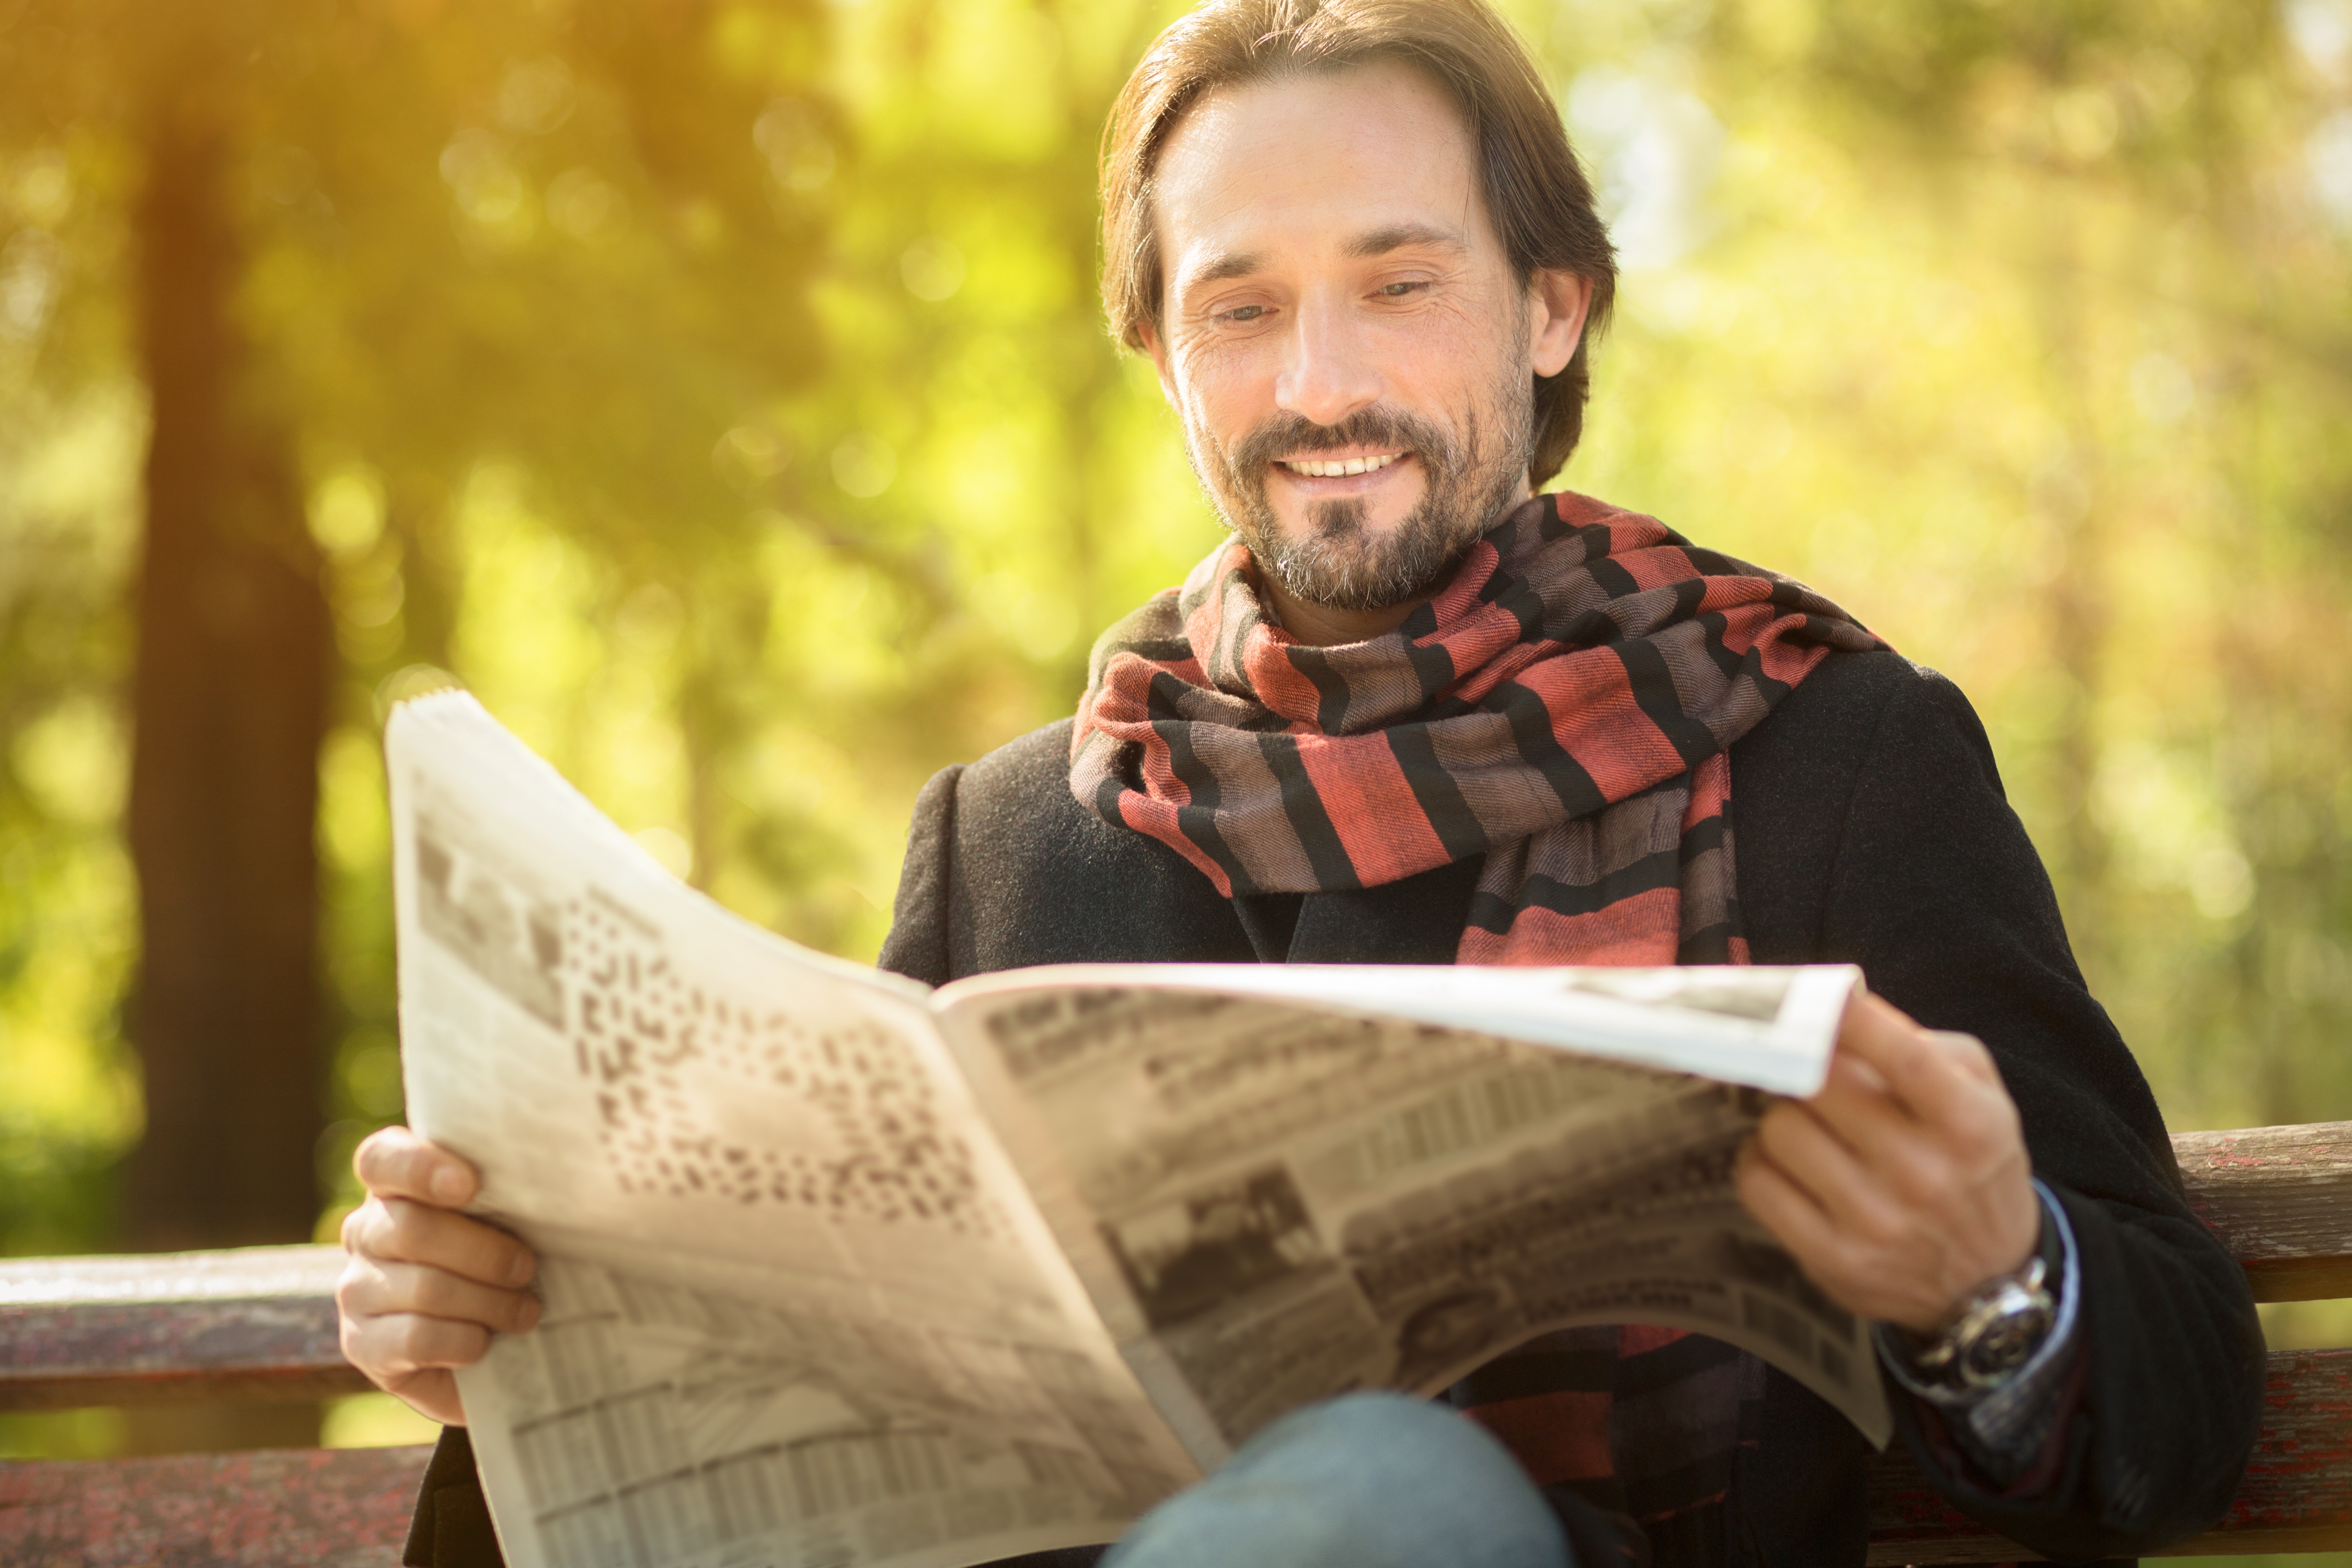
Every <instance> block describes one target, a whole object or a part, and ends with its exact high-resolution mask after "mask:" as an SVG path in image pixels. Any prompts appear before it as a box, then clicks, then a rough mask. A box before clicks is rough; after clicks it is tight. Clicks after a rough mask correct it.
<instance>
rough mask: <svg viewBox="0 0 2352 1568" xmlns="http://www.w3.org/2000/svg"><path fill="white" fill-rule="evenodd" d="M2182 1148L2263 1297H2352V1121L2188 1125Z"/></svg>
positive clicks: (2216, 1224) (2213, 1216) (2192, 1197)
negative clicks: (2217, 1128) (2199, 1128)
mask: <svg viewBox="0 0 2352 1568" xmlns="http://www.w3.org/2000/svg"><path fill="white" fill-rule="evenodd" d="M2172 1150H2173V1153H2174V1154H2175V1155H2176V1156H2178V1157H2179V1161H2180V1175H2181V1179H2182V1180H2183V1181H2184V1182H2186V1183H2187V1184H2188V1186H2189V1206H2190V1207H2192V1208H2194V1209H2195V1210H2196V1211H2197V1213H2198V1215H2199V1217H2200V1218H2201V1219H2203V1220H2204V1221H2205V1223H2206V1224H2207V1225H2209V1226H2211V1227H2212V1228H2213V1232H2214V1234H2215V1235H2217V1236H2219V1237H2221V1240H2222V1242H2223V1244H2224V1245H2226V1246H2227V1247H2229V1249H2230V1254H2231V1257H2233V1258H2237V1259H2238V1261H2239V1262H2240V1263H2242V1264H2243V1265H2244V1266H2245V1269H2246V1278H2247V1279H2248V1280H2249V1281H2250V1282H2251V1283H2252V1286H2253V1288H2254V1299H2255V1300H2258V1301H2322V1300H2334V1299H2336V1298H2337V1297H2341V1296H2352V1121H2316V1122H2310V1123H2307V1124H2305V1125H2303V1126H2299V1127H2242V1128H2238V1129H2235V1130H2233V1131H2221V1132H2179V1133H2175V1134H2174V1135H2173V1139H2172Z"/></svg>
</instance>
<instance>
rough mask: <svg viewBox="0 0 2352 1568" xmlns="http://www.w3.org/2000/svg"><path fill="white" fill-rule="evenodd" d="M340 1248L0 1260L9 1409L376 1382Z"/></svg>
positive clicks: (292, 1395) (280, 1392)
mask: <svg viewBox="0 0 2352 1568" xmlns="http://www.w3.org/2000/svg"><path fill="white" fill-rule="evenodd" d="M342 1258H343V1255H342V1251H341V1248H340V1247H242V1248H236V1249H234V1250H229V1251H223V1252H186V1253H163V1254H148V1255H142V1256H135V1257H127V1258H36V1259H26V1260H18V1261H11V1262H5V1263H0V1410H61V1409H68V1408H71V1407H74V1406H78V1405H152V1404H159V1403H169V1402H177V1401H194V1400H234V1399H254V1400H303V1399H322V1398H326V1397H329V1396H331V1395H334V1394H355V1393H358V1392H360V1391H362V1390H363V1389H365V1388H366V1387H367V1386H368V1383H367V1380H366V1379H365V1378H363V1377H362V1376H361V1375H360V1373H359V1372H358V1371H357V1369H355V1368H353V1367H352V1365H350V1363H346V1362H345V1361H344V1360H343V1354H342V1350H341V1344H340V1342H338V1339H337V1335H336V1326H335V1301H334V1289H335V1277H336V1275H337V1274H339V1273H340V1272H341V1269H342Z"/></svg>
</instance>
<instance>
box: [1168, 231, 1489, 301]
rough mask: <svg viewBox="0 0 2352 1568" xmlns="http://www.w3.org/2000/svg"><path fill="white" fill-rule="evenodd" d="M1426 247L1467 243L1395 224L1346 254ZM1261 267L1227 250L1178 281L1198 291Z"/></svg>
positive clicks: (1450, 234) (1258, 258) (1360, 239)
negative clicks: (1414, 246)
mask: <svg viewBox="0 0 2352 1568" xmlns="http://www.w3.org/2000/svg"><path fill="white" fill-rule="evenodd" d="M1413 245H1430V246H1435V247H1438V248H1439V249H1441V250H1456V251H1467V250H1468V249H1469V248H1470V243H1469V241H1467V240H1465V239H1464V238H1463V237H1461V236H1460V235H1459V234H1457V233H1455V232H1454V230H1452V229H1450V228H1444V227H1442V226H1438V225H1436V224H1427V223H1395V224H1391V225H1389V226H1387V227H1386V228H1375V229H1370V230H1368V231H1367V232H1365V233H1363V234H1360V235H1358V236H1356V237H1355V238H1353V239H1351V240H1349V241H1348V244H1347V249H1346V254H1347V255H1349V256H1350V257H1352V258H1356V259H1357V260H1362V259H1364V258H1368V257H1373V256H1386V255H1387V254H1388V253H1389V252H1390V251H1391V250H1402V249H1404V248H1405V247H1407V246H1413ZM1264 266H1265V257H1264V256H1262V255H1260V254H1259V253H1257V252H1256V251H1255V250H1228V251H1226V252H1225V253H1224V254H1223V255H1221V256H1219V257H1217V258H1214V259H1213V260H1212V261H1210V262H1209V263H1208V264H1207V265H1206V266H1204V267H1202V268H1200V269H1199V270H1198V271H1194V272H1187V273H1185V274H1184V275H1183V277H1182V278H1181V279H1178V283H1179V285H1180V286H1181V287H1182V288H1187V289H1199V288H1204V287H1206V286H1207V285H1209V284H1211V283H1223V282H1224V281H1225V280H1226V279H1229V278H1246V277H1248V276H1249V275H1250V274H1251V273H1253V272H1255V271H1257V270H1259V269H1260V268H1263V267H1264Z"/></svg>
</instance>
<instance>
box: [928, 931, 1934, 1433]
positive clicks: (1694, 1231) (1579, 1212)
mask: <svg viewBox="0 0 2352 1568" xmlns="http://www.w3.org/2000/svg"><path fill="white" fill-rule="evenodd" d="M1676 975H1680V976H1684V977H1686V991H1685V995H1684V996H1683V998H1682V999H1680V1000H1678V1001H1675V1002H1672V1003H1670V1004H1668V1005H1670V1006H1672V1007H1674V1008H1675V1009H1677V1010H1679V1009H1685V1008H1704V1009H1708V1010H1713V1011H1716V1012H1717V1013H1718V1014H1719V1015H1721V1016H1727V1017H1734V1018H1738V1019H1740V1020H1744V1021H1746V1022H1747V1023H1748V1024H1749V1025H1751V1026H1753V1025H1757V1024H1760V1023H1764V1022H1767V1021H1769V1020H1770V1019H1772V1018H1775V1017H1777V1016H1779V1012H1780V1008H1781V1007H1782V1006H1784V1005H1787V1004H1788V1003H1789V1002H1790V1000H1791V998H1792V994H1793V993H1794V992H1795V990H1796V989H1797V987H1798V986H1799V985H1800V984H1819V983H1820V982H1821V981H1822V979H1823V978H1832V979H1833V978H1835V977H1836V976H1837V972H1835V971H1819V970H1805V971H1791V970H1769V969H1749V970H1745V971H1725V970H1700V969H1692V970H1685V971H1679V972H1670V971H1639V972H1636V971H1621V972H1617V973H1614V974H1610V973H1603V972H1584V973H1582V974H1580V975H1573V976H1569V975H1564V973H1563V972H1557V971H1555V972H1551V983H1552V984H1554V985H1555V986H1558V985H1559V984H1560V983H1561V981H1562V980H1563V979H1567V980H1568V981H1569V983H1570V987H1571V988H1575V989H1580V988H1582V987H1583V986H1585V985H1587V984H1595V983H1597V984H1598V986H1599V987H1600V990H1599V991H1598V992H1597V994H1601V995H1603V996H1605V997H1607V998H1608V999H1609V1000H1612V1001H1622V1000H1623V999H1624V998H1623V995H1622V993H1623V991H1624V990H1625V989H1627V988H1628V985H1629V984H1630V985H1631V986H1632V987H1634V988H1637V989H1638V992H1639V994H1641V995H1642V997H1643V1000H1644V1001H1645V1002H1648V1003H1649V1004H1650V1005H1656V999H1657V997H1658V995H1659V994H1660V993H1661V992H1662V991H1664V989H1665V988H1667V987H1668V986H1670V985H1671V984H1672V983H1673V981H1674V979H1675V976H1676ZM1129 979H1130V980H1131V981H1143V980H1148V976H1145V975H1142V974H1141V973H1138V972H1130V973H1129ZM1852 982H1853V976H1852V974H1851V972H1847V973H1846V974H1845V976H1844V978H1843V984H1845V985H1847V986H1849V987H1850V986H1851V984H1852ZM950 993H953V994H954V995H953V999H952V1000H951V1001H950V1004H949V1006H948V1011H947V1018H948V1022H949V1028H950V1037H951V1039H953V1040H954V1041H955V1042H956V1048H957V1050H958V1054H959V1057H960V1058H961V1059H962V1060H963V1061H964V1063H965V1065H966V1070H967V1072H968V1073H969V1075H970V1076H971V1079H972V1081H973V1083H974V1085H975V1088H976V1089H977V1090H978V1091H979V1093H980V1094H981V1096H982V1100H983V1103H985V1104H987V1105H988V1107H989V1110H990V1114H991V1119H992V1121H994V1122H995V1124H996V1125H997V1126H998V1128H999V1129H1000V1131H1002V1132H1003V1136H1004V1139H1005V1142H1006V1146H1007V1147H1008V1148H1009V1149H1011V1150H1013V1151H1014V1152H1015V1155H1016V1158H1017V1159H1018V1161H1019V1163H1020V1164H1021V1166H1022V1170H1023V1173H1024V1176H1025V1177H1026V1178H1027V1180H1028V1183H1029V1185H1030V1188H1031V1190H1032V1192H1033V1193H1034V1194H1035V1195H1036V1197H1037V1199H1038V1202H1039V1204H1040V1205H1041V1207H1042V1208H1043V1210H1044V1212H1045V1216H1046V1218H1047V1221H1048V1223H1049V1224H1051V1225H1052V1226H1054V1229H1055V1236H1056V1237H1057V1238H1058V1239H1059V1240H1060V1242H1061V1244H1062V1246H1063V1247H1064V1248H1065V1250H1066V1252H1067V1253H1068V1255H1069V1257H1070V1258H1071V1261H1072V1263H1073V1264H1074V1266H1075V1267H1076V1269H1077V1271H1078V1274H1079V1276H1080V1277H1081V1278H1082V1279H1084V1280H1085V1281H1086V1283H1087V1288H1088V1289H1089V1291H1090V1293H1091V1294H1092V1295H1093V1297H1094V1300H1095V1301H1096V1304H1097V1307H1098V1308H1099V1309H1100V1310H1101V1311H1102V1314H1103V1318H1104V1321H1106V1323H1108V1326H1109V1328H1110V1330H1111V1332H1112V1333H1113V1335H1114V1336H1115V1337H1116V1338H1117V1339H1118V1341H1119V1343H1120V1346H1121V1348H1122V1350H1123V1351H1125V1352H1126V1353H1127V1355H1128V1359H1129V1363H1130V1364H1132V1365H1134V1366H1135V1367H1136V1368H1137V1371H1138V1373H1139V1376H1140V1377H1141V1378H1142V1380H1143V1382H1144V1384H1145V1385H1146V1386H1147V1387H1148V1388H1150V1391H1151V1393H1152V1395H1153V1397H1154V1399H1155V1400H1156V1401H1157V1402H1158V1403H1159V1404H1160V1408H1161V1409H1162V1410H1163V1411H1164V1412H1167V1413H1168V1414H1169V1415H1170V1416H1171V1420H1173V1421H1174V1422H1175V1425H1176V1426H1177V1429H1178V1431H1179V1433H1180V1434H1181V1436H1183V1437H1184V1439H1185V1442H1186V1445H1187V1447H1190V1448H1191V1449H1192V1453H1193V1455H1194V1457H1195V1458H1198V1459H1200V1460H1201V1462H1202V1464H1203V1465H1213V1464H1215V1463H1217V1462H1218V1461H1219V1460H1220V1459H1221V1458H1223V1455H1224V1454H1225V1453H1227V1452H1229V1451H1230V1449H1231V1448H1232V1447H1234V1445H1237V1444H1239V1443H1241V1442H1243V1441H1244V1440H1246V1439H1247V1438H1248V1436H1250V1435H1251V1434H1252V1433H1253V1432H1255V1431H1256V1430H1258V1429H1259V1428H1260V1427H1262V1426H1265V1425H1266V1424H1267V1423H1268V1422H1270V1421H1272V1420H1273V1419H1274V1418H1276V1416H1278V1415H1282V1414H1283V1413H1284V1412H1286V1411H1287V1410H1290V1409H1293V1408H1295V1407H1297V1406H1298V1405H1303V1404H1307V1403H1308V1402H1310V1401H1313V1400H1317V1399H1322V1398H1328V1397H1330V1396H1331V1395H1333V1394H1339V1393H1343V1392H1346V1391H1348V1390H1350V1389H1356V1388H1375V1387H1385V1388H1400V1389H1405V1390H1408V1391H1412V1392H1416V1393H1423V1394H1434V1393H1436V1392H1438V1391H1439V1390H1442V1389H1443V1388H1444V1387H1445V1386H1446V1385H1448V1384H1451V1383H1452V1382H1454V1380H1455V1379H1457V1378H1459V1377H1461V1376H1462V1375H1464V1374H1465V1373H1468V1372H1470V1371H1472V1370H1473V1369H1475V1367H1477V1366H1478V1365H1479V1364H1481V1363H1484V1362H1486V1361H1487V1360H1489V1359H1491V1358H1492V1357H1493V1356H1495V1355H1496V1354H1498V1353H1500V1352H1504V1351H1506V1350H1508V1349H1510V1348H1512V1347H1513V1346H1515V1345H1517V1344H1519V1343H1521V1342H1525V1341H1526V1340H1528V1339H1530V1338H1533V1337H1534V1336H1535V1335H1537V1334H1538V1333H1541V1332H1545V1331H1550V1330H1554V1329H1560V1328H1568V1327H1574V1326H1579V1325H1583V1324H1591V1323H1649V1324H1657V1325H1660V1326H1664V1327H1669V1328H1681V1329H1688V1330H1693V1331H1698V1332H1702V1333H1706V1334H1709V1335H1712V1336H1714V1337H1716V1338H1717V1339H1721V1340H1724V1341H1726V1342H1730V1343H1733V1344H1736V1345H1738V1346H1740V1347H1741V1348H1743V1349H1747V1350H1750V1351H1753V1352H1756V1353H1757V1354H1759V1355H1760V1356H1763V1357H1764V1358H1765V1359H1767V1360H1769V1361H1770V1362H1772V1363H1774V1364H1776V1365H1779V1366H1780V1367H1782V1368H1783V1369H1784V1370H1785V1371H1787V1372H1788V1373H1790V1375H1792V1376H1794V1377H1796V1378H1797V1379H1798V1380H1799V1381H1800V1382H1802V1383H1804V1384H1806V1385H1807V1386H1808V1387H1811V1388H1812V1389H1813V1390H1814V1391H1815V1392H1816V1393H1818V1394H1821V1395H1822V1397H1824V1398H1825V1399H1828V1400H1829V1401H1830V1402H1831V1403H1832V1404H1833V1405H1836V1406H1837V1407H1838V1408H1840V1409H1841V1410H1843V1411H1844V1412H1845V1413H1846V1415H1848V1416H1849V1417H1850V1418H1852V1419H1853V1422H1854V1424H1855V1425H1856V1426H1858V1427H1859V1428H1860V1429H1861V1430H1862V1431H1863V1432H1864V1434H1865V1435H1866V1436H1869V1437H1870V1438H1871V1440H1872V1441H1873V1442H1874V1443H1878V1444H1881V1445H1883V1444H1884V1443H1885V1440H1886V1437H1887V1436H1888V1435H1889V1432H1890V1426H1889V1417H1888V1415H1887V1412H1886V1409H1885V1403H1884V1396H1883V1394H1882V1392H1881V1389H1880V1384H1879V1379H1878V1372H1877V1364H1876V1362H1875V1360H1874V1356H1873V1353H1872V1351H1871V1346H1870V1342H1869V1338H1868V1325H1867V1324H1866V1323H1864V1322H1862V1321H1858V1320H1856V1319H1855V1318H1853V1316H1852V1314H1850V1313H1847V1312H1845V1311H1844V1310H1842V1309H1840V1308H1838V1307H1837V1306H1836V1305H1835V1304H1834V1303H1832V1302H1831V1301H1830V1300H1828V1299H1827V1298H1826V1297H1824V1296H1822V1294H1821V1292H1820V1291H1819V1290H1818V1289H1815V1288H1814V1287H1813V1286H1812V1285H1811V1282H1810V1281H1808V1280H1807V1279H1805V1278H1804V1276H1803V1275H1802V1273H1801V1271H1800V1270H1799V1269H1798V1268H1797V1266H1796V1264H1795V1262H1794V1261H1793V1260H1792V1259H1791V1258H1790V1257H1789V1256H1788V1254H1787V1253H1786V1252H1784V1251H1783V1250H1782V1249H1781V1248H1780V1246H1779V1244H1778V1243H1777V1242H1775V1241H1774V1240H1773V1239H1772V1238H1771V1237H1770V1236H1769V1234H1768V1233H1767V1232H1765V1231H1764V1230H1763V1228H1762V1227H1761V1226H1759V1225H1758V1224H1757V1223H1756V1222H1755V1221H1754V1220H1753V1219H1751V1218H1750V1217H1749V1216H1748V1213H1747V1211H1746V1209H1745V1208H1744V1207H1743V1206H1742V1205H1741V1204H1740V1203H1739V1200H1738V1195H1737V1194H1736V1193H1735V1191H1734V1189H1733V1182H1732V1173H1733V1168H1734V1163H1735V1162H1736V1159H1737V1157H1738V1151H1739V1148H1740V1146H1741V1144H1742V1143H1743V1142H1745V1141H1746V1139H1747V1137H1748V1134H1749V1132H1750V1131H1752V1130H1753V1128H1754V1126H1755V1122H1756V1120H1757V1118H1758V1117H1759V1116H1760V1115H1761V1114H1762V1111H1763V1110H1764V1107H1765V1105H1766V1104H1767V1103H1769V1097H1768V1096H1767V1095H1765V1094H1764V1093H1762V1092H1760V1091H1759V1090H1757V1089H1752V1088H1748V1087H1745V1086H1739V1085H1733V1084H1727V1083H1722V1082H1717V1081H1712V1080H1708V1079H1696V1078H1693V1077H1691V1076H1689V1075H1687V1074H1684V1073H1673V1072H1664V1071H1661V1070H1658V1069H1657V1068H1651V1067H1642V1066H1634V1065H1630V1064H1628V1063H1626V1062H1624V1061H1612V1060H1600V1059H1594V1058H1591V1057H1579V1056H1569V1055H1566V1054H1563V1053H1561V1052H1559V1051H1557V1050H1553V1049H1549V1048H1547V1047H1539V1046H1529V1045H1528V1044H1526V1043H1524V1042H1521V1041H1514V1040H1505V1039H1501V1038H1498V1037H1495V1036H1493V1035H1491V1034H1484V1033H1478V1032H1474V1031H1471V1030H1467V1029H1458V1028H1447V1027H1441V1026H1436V1025H1433V1024H1427V1023H1414V1022H1408V1021H1404V1020H1399V1019H1395V1018H1389V1019H1384V1020H1383V1019H1375V1018H1364V1017H1342V1016H1334V1015H1333V1014H1331V1013H1329V1012H1327V1011H1321V1010H1310V1009H1307V1008H1304V1007H1298V1006H1292V1005H1281V1004H1277V1003H1273V1002H1269V1001H1265V1000H1262V999H1259V998H1256V997H1235V996H1233V995H1231V994H1223V995H1218V994H1209V993H1206V992H1202V991H1196V990H1191V989H1185V988H1181V987H1179V988H1160V987H1159V986H1156V985H1151V984H1128V985H1124V986H1117V987H1108V986H1107V987H1104V988H1101V989H1096V990H1086V991H1073V990H1069V989H1066V988H1063V987H1058V986H1057V987H1054V988H1044V987H1042V986H1024V985H1023V984H1018V983H1017V982H1016V977H1013V976H1007V977H1004V978H1003V981H1001V982H999V983H996V984H988V985H984V986H982V985H975V986H972V987H971V988H970V989H965V988H963V987H961V986H959V987H951V988H950ZM946 995H948V994H944V993H943V997H944V996H946ZM1829 1018H1830V1020H1831V1023H1832V1027H1833V1023H1834V1018H1835V1014H1834V1013H1831V1014H1830V1015H1829ZM1671 1026H1672V1025H1670V1024H1664V1023H1662V1024H1661V1025H1660V1027H1662V1028H1663V1027H1671ZM1829 1037H1830V1036H1829V1033H1828V1031H1827V1030H1824V1032H1823V1033H1822V1037H1821V1038H1820V1040H1819V1041H1818V1042H1817V1043H1816V1046H1815V1049H1816V1051H1817V1052H1818V1053H1819V1054H1820V1056H1821V1057H1822V1059H1824V1060H1825V1059H1826V1055H1827V1050H1828V1040H1829Z"/></svg>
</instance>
